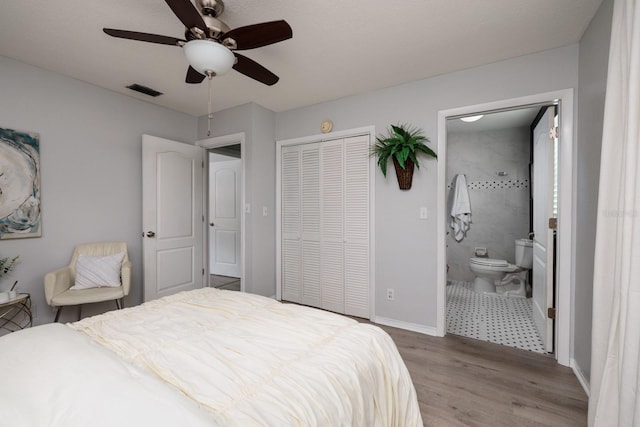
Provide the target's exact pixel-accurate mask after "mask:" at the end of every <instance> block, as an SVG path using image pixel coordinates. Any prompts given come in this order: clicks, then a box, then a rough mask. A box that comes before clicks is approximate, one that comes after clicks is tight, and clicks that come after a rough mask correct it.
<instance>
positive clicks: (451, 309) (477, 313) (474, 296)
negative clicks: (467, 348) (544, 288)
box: [447, 280, 545, 353]
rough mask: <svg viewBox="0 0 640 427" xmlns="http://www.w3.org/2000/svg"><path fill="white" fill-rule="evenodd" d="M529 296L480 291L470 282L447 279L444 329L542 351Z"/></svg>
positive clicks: (538, 351)
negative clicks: (512, 296) (510, 296)
mask: <svg viewBox="0 0 640 427" xmlns="http://www.w3.org/2000/svg"><path fill="white" fill-rule="evenodd" d="M531 310H532V303H531V298H508V297H501V296H493V295H481V294H478V293H475V292H473V291H472V290H471V283H466V282H458V281H455V280H451V281H448V283H447V333H449V334H454V335H462V336H465V337H469V338H476V339H480V340H484V341H490V342H493V343H496V344H502V345H507V346H510V347H516V348H521V349H523V350H529V351H534V352H536V353H544V352H545V351H544V346H543V344H542V340H541V339H540V335H539V334H538V330H537V329H536V327H535V325H534V323H533V319H532V317H531Z"/></svg>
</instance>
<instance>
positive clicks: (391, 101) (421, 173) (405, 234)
mask: <svg viewBox="0 0 640 427" xmlns="http://www.w3.org/2000/svg"><path fill="white" fill-rule="evenodd" d="M577 83H578V45H572V46H567V47H563V48H559V49H553V50H548V51H544V52H540V53H537V54H533V55H527V56H522V57H518V58H513V59H509V60H506V61H501V62H497V63H494V64H490V65H486V66H482V67H477V68H472V69H469V70H464V71H460V72H455V73H449V74H445V75H441V76H438V77H434V78H430V79H426V80H420V81H416V82H412V83H408V84H404V85H400V86H395V87H390V88H386V89H382V90H378V91H374V92H368V93H365V94H361V95H357V96H351V97H347V98H343V99H339V100H336V101H332V102H326V103H322V104H317V105H312V106H309V107H304V108H298V109H295V110H291V111H286V112H282V113H278V114H277V115H276V139H278V140H281V139H289V138H296V137H303V136H307V135H314V134H318V133H319V126H320V123H321V122H322V120H323V119H327V118H328V119H331V120H332V121H333V123H334V129H335V130H345V129H352V128H357V127H363V126H370V125H374V126H375V128H376V131H377V132H378V133H382V132H383V131H384V130H385V128H387V127H388V126H389V124H391V123H397V122H402V123H404V122H406V123H409V124H413V125H415V126H418V127H420V128H422V129H423V130H424V132H425V135H427V136H429V137H430V138H431V140H432V142H431V144H430V145H431V147H432V148H434V147H435V146H436V137H437V114H438V111H440V110H446V109H451V108H455V107H461V106H466V105H473V104H480V103H486V102H490V101H496V100H501V99H508V98H514V97H521V96H526V95H531V94H537V93H542V92H548V91H552V90H561V89H567V88H576V87H577ZM438 185H440V183H438V182H437V174H436V163H435V160H426V161H425V162H424V164H423V167H421V168H420V170H418V171H417V173H416V175H415V176H414V180H413V188H412V189H411V190H410V191H400V190H398V184H397V183H396V180H395V176H393V173H391V174H390V175H389V178H387V179H385V178H384V177H383V175H382V173H381V172H380V171H379V170H378V171H377V172H376V179H375V251H376V266H375V274H376V295H375V299H376V307H375V310H376V316H379V317H383V318H388V319H395V320H398V321H402V322H407V323H410V324H415V325H420V326H424V327H426V328H433V330H435V327H436V317H437V313H436V287H437V286H436V257H437V248H436V245H435V242H436V218H437V210H436V206H437V205H436V190H437V186H438ZM443 185H444V184H443ZM421 206H426V207H427V208H428V211H429V219H428V220H427V221H425V220H421V219H419V208H420V207H421ZM387 288H394V289H395V301H388V300H387V299H386V297H385V290H386V289H387Z"/></svg>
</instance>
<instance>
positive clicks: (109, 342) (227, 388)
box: [0, 288, 422, 427]
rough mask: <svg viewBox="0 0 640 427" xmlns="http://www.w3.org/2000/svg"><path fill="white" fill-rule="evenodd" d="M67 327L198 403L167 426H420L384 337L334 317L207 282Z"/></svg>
mask: <svg viewBox="0 0 640 427" xmlns="http://www.w3.org/2000/svg"><path fill="white" fill-rule="evenodd" d="M70 326H71V327H72V328H74V329H76V330H77V331H81V332H83V333H84V334H86V335H88V336H89V337H91V338H92V339H93V340H94V341H95V342H98V343H100V344H102V345H104V346H105V347H106V348H108V349H110V350H112V351H113V352H115V353H116V354H117V355H118V356H119V357H120V358H121V359H122V360H124V361H127V362H130V363H131V365H133V366H132V369H133V367H135V368H137V370H139V371H146V372H151V373H153V374H154V376H155V377H156V378H159V379H160V380H161V381H162V382H164V383H165V388H168V389H171V391H175V390H179V391H180V392H182V394H183V395H185V396H188V397H189V398H191V400H189V399H184V400H185V401H187V402H195V403H197V406H199V407H200V409H198V410H197V411H195V412H196V414H195V415H194V414H191V415H193V416H194V417H195V418H196V419H197V421H194V423H193V424H192V423H189V422H180V423H179V424H174V425H184V426H186V425H194V426H197V425H199V424H196V422H200V420H201V419H206V420H207V421H208V422H209V425H220V426H367V427H369V426H402V427H409V426H421V425H422V420H421V418H420V411H419V408H418V403H417V399H416V394H415V389H414V387H413V384H412V382H411V379H410V377H409V374H408V371H407V369H406V367H405V365H404V363H403V362H402V359H401V358H400V355H399V354H398V351H397V349H396V347H395V345H394V343H393V341H392V340H391V338H390V337H389V336H388V335H387V334H386V333H385V332H384V331H382V330H381V329H380V328H378V327H375V326H372V325H367V324H360V323H358V322H356V321H354V320H352V319H349V318H346V317H343V316H338V315H335V314H331V313H327V312H323V311H320V310H316V309H312V308H307V307H301V306H297V305H292V304H281V303H279V302H277V301H274V300H271V299H268V298H264V297H260V296H255V295H250V294H243V293H239V292H231V291H219V290H215V289H210V288H206V289H201V290H197V291H191V292H184V293H180V294H177V295H173V296H170V297H167V298H163V299H160V300H156V301H152V302H149V303H146V304H143V305H141V306H138V307H133V308H129V309H126V310H121V311H114V312H110V313H106V314H104V315H100V316H96V317H92V318H88V319H85V320H83V321H81V322H77V323H75V324H71V325H70ZM36 329H37V328H36ZM0 344H2V343H1V342H0ZM94 347H95V346H94ZM0 352H1V348H0ZM0 360H1V359H0ZM0 363H1V362H0ZM0 366H3V365H2V364H0ZM4 366H6V365H4ZM25 375H30V371H29V370H28V369H26V370H25ZM167 383H168V384H171V385H172V386H173V387H167V386H166V384H167ZM63 386H64V384H63ZM3 388H4V387H3ZM176 394H177V393H176ZM180 397H181V396H180ZM96 399H109V397H108V396H104V397H100V398H98V397H96ZM1 400H2V396H0V405H2V402H1ZM177 401H180V399H177ZM188 406H189V405H186V404H185V405H182V404H180V405H179V407H178V408H174V409H176V411H183V410H184V411H187V410H189V409H190V408H188ZM193 406H195V405H193ZM0 409H2V406H0ZM0 414H1V413H0ZM0 417H1V415H0ZM1 420H2V418H0V424H1V422H2V421H1ZM12 425H13V424H12ZM32 425H35V424H32ZM47 425H48V424H47ZM61 425H62V424H61ZM94 425H95V424H94ZM117 425H121V424H117ZM140 425H154V426H155V425H161V424H155V423H154V422H151V421H150V422H145V423H144V424H140Z"/></svg>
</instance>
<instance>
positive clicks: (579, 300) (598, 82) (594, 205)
mask: <svg viewBox="0 0 640 427" xmlns="http://www.w3.org/2000/svg"><path fill="white" fill-rule="evenodd" d="M612 14H613V0H604V2H603V3H602V6H600V9H599V10H598V13H597V14H596V16H595V17H594V18H593V20H592V21H591V24H590V25H589V27H588V28H587V31H586V32H585V34H584V36H583V37H582V41H581V42H580V63H579V89H578V144H577V145H578V150H577V174H578V191H577V204H576V209H577V212H578V218H577V223H576V289H575V305H576V316H575V322H574V337H575V340H574V351H573V353H574V359H575V364H576V365H577V368H578V369H579V370H581V371H582V373H583V375H584V376H585V378H586V380H587V381H588V380H589V378H590V373H591V315H592V310H591V308H592V304H593V254H594V250H595V238H596V219H597V209H598V180H599V176H600V148H601V145H602V120H603V114H604V98H605V91H606V80H607V63H608V59H609V40H610V38H611V18H612Z"/></svg>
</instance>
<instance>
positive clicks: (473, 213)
mask: <svg viewBox="0 0 640 427" xmlns="http://www.w3.org/2000/svg"><path fill="white" fill-rule="evenodd" d="M556 123H557V115H556V105H555V104H554V103H550V104H544V105H535V106H524V107H515V108H513V109H507V110H500V111H497V112H484V114H478V115H472V116H464V117H451V118H449V119H448V120H447V150H448V154H449V155H448V156H447V157H446V163H447V164H446V168H447V182H448V183H449V184H448V186H447V193H448V195H447V196H448V197H447V200H448V206H447V211H448V212H449V215H450V217H451V220H450V221H451V222H450V224H449V230H448V231H447V288H446V294H447V298H446V305H447V333H451V334H454V335H462V336H466V337H470V338H475V339H481V340H484V341H489V342H493V343H496V344H502V345H506V346H510V347H515V348H520V349H524V350H529V351H533V352H538V353H553V319H549V321H548V322H547V314H548V308H553V295H554V284H555V274H554V272H555V257H554V251H553V248H554V245H553V241H554V239H553V237H554V236H555V231H556V230H555V229H552V230H551V233H552V234H553V235H552V236H548V234H549V233H548V220H549V219H550V218H556V217H557V191H556V190H557V161H556V160H557V149H556V148H557V143H558V139H557V138H556V137H555V136H556V132H555V127H556ZM547 324H548V325H547Z"/></svg>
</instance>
